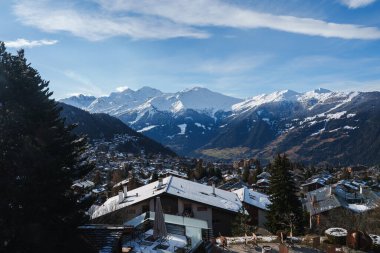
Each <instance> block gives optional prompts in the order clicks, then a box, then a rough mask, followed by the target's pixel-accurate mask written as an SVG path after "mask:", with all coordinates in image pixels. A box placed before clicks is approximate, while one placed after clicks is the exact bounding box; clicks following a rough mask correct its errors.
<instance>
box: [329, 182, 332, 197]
mask: <svg viewBox="0 0 380 253" xmlns="http://www.w3.org/2000/svg"><path fill="white" fill-rule="evenodd" d="M331 195H332V186H331V185H330V186H329V196H331Z"/></svg>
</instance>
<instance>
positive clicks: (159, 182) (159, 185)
mask: <svg viewBox="0 0 380 253" xmlns="http://www.w3.org/2000/svg"><path fill="white" fill-rule="evenodd" d="M161 187H162V178H159V179H158V185H157V189H160V188H161Z"/></svg>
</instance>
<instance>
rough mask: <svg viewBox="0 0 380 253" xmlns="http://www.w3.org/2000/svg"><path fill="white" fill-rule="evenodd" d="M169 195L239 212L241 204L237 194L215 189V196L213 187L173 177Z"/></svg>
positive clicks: (168, 191) (168, 189) (168, 190)
mask: <svg viewBox="0 0 380 253" xmlns="http://www.w3.org/2000/svg"><path fill="white" fill-rule="evenodd" d="M166 192H167V193H169V194H171V195H175V196H178V197H181V198H185V199H189V200H193V201H196V202H200V203H204V204H206V205H210V206H214V207H218V208H222V209H226V210H229V211H233V212H238V211H239V209H240V208H241V202H240V200H239V198H238V197H237V196H236V194H235V193H233V192H229V191H224V190H221V189H217V188H215V195H214V194H213V193H212V186H208V185H204V184H199V183H196V182H193V181H189V180H186V179H182V178H178V177H172V180H171V182H170V185H169V187H168V188H167V190H166Z"/></svg>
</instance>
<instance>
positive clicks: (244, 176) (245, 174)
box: [241, 167, 249, 182]
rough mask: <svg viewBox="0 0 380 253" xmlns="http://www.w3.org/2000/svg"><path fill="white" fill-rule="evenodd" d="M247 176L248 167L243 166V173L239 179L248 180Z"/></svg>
mask: <svg viewBox="0 0 380 253" xmlns="http://www.w3.org/2000/svg"><path fill="white" fill-rule="evenodd" d="M248 177H249V168H248V167H244V169H243V174H242V175H241V179H242V180H243V181H244V182H247V181H248Z"/></svg>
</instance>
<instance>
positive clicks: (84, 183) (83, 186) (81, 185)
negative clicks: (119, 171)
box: [71, 180, 95, 188]
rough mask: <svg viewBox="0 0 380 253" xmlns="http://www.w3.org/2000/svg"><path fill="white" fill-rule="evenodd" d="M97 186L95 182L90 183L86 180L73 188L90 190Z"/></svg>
mask: <svg viewBox="0 0 380 253" xmlns="http://www.w3.org/2000/svg"><path fill="white" fill-rule="evenodd" d="M94 185H95V184H94V182H92V181H90V180H85V181H81V182H77V183H75V184H73V185H72V186H71V187H72V188H73V187H79V188H89V187H93V186H94Z"/></svg>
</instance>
